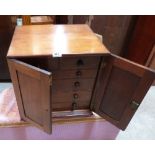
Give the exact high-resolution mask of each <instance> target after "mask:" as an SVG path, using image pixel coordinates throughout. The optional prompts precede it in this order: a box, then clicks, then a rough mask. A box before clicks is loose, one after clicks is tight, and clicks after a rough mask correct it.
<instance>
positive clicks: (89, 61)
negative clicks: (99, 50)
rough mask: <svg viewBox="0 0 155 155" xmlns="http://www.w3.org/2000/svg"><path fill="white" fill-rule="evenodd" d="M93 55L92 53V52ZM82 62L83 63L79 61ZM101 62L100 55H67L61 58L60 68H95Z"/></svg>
mask: <svg viewBox="0 0 155 155" xmlns="http://www.w3.org/2000/svg"><path fill="white" fill-rule="evenodd" d="M90 55H91V54H90ZM79 62H81V63H79ZM99 62H100V57H99V56H85V57H79V56H76V57H67V58H63V57H62V58H60V69H62V70H65V69H90V68H91V69H94V68H98V64H99Z"/></svg>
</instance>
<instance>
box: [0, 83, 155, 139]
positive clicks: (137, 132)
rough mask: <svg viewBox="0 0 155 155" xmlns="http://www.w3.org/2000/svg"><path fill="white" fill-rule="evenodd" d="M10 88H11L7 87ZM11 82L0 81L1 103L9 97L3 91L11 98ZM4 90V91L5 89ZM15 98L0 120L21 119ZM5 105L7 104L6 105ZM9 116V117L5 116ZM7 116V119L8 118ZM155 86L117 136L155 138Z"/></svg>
mask: <svg viewBox="0 0 155 155" xmlns="http://www.w3.org/2000/svg"><path fill="white" fill-rule="evenodd" d="M7 88H9V89H7ZM11 89H12V84H11V83H0V104H2V102H3V103H4V102H5V103H7V99H6V98H3V97H2V96H4V94H3V93H5V94H6V95H7V98H10V97H11V96H12V94H9V93H8V92H9V91H11ZM3 90H4V91H3ZM14 103H15V100H14V99H12V103H11V104H10V106H9V107H7V108H0V121H1V122H7V121H19V118H20V117H19V113H16V114H15V111H16V110H17V106H16V104H14ZM4 107H5V106H4ZM5 116H7V117H5ZM6 118H7V119H6ZM154 129H155V86H152V87H151V88H150V90H149V91H148V93H147V95H146V96H145V98H144V100H143V103H142V104H141V106H140V107H139V109H138V110H137V112H136V114H135V115H134V117H133V119H132V120H131V122H130V124H129V126H128V127H127V129H126V130H125V131H120V132H119V134H118V136H117V138H116V139H118V140H121V139H122V140H129V139H139V140H140V139H155V130H154Z"/></svg>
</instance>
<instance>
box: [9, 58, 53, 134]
mask: <svg viewBox="0 0 155 155" xmlns="http://www.w3.org/2000/svg"><path fill="white" fill-rule="evenodd" d="M8 65H9V69H10V73H11V79H12V81H13V85H14V91H15V95H16V99H17V104H18V108H19V112H20V116H21V118H22V119H23V120H25V121H28V122H30V123H32V124H34V125H36V126H38V127H39V128H41V129H43V130H44V131H46V132H47V133H51V131H52V129H51V123H52V122H51V92H50V90H51V78H52V77H51V73H50V72H47V71H45V70H42V69H39V68H37V67H34V66H31V65H29V64H26V63H23V62H21V61H18V60H15V59H8Z"/></svg>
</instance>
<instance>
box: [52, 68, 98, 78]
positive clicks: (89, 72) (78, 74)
mask: <svg viewBox="0 0 155 155" xmlns="http://www.w3.org/2000/svg"><path fill="white" fill-rule="evenodd" d="M52 73H53V79H57V80H59V79H77V80H78V79H81V78H95V77H96V74H97V69H76V70H63V71H59V70H55V71H53V72H52Z"/></svg>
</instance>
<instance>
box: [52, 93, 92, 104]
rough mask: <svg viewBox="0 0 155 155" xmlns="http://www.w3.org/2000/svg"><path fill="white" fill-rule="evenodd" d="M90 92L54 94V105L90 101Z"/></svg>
mask: <svg viewBox="0 0 155 155" xmlns="http://www.w3.org/2000/svg"><path fill="white" fill-rule="evenodd" d="M91 93H92V92H90V91H82V90H80V91H77V92H67V91H66V92H56V93H54V92H53V93H52V104H53V103H59V102H71V103H72V102H74V101H76V102H79V101H80V102H81V101H87V102H88V101H90V99H91Z"/></svg>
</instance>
